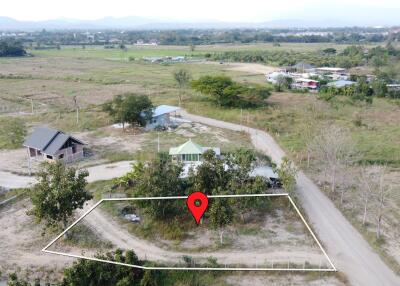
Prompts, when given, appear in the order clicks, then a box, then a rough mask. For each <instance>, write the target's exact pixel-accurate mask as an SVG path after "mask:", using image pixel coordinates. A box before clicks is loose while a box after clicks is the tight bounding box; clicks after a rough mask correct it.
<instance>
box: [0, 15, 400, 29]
mask: <svg viewBox="0 0 400 286" xmlns="http://www.w3.org/2000/svg"><path fill="white" fill-rule="evenodd" d="M307 19H310V20H301V19H282V20H274V21H265V22H257V23H237V22H220V21H212V20H208V21H202V22H200V21H195V22H185V21H175V20H170V19H162V20H160V19H151V18H143V17H137V16H130V17H123V18H114V17H106V18H102V19H98V20H74V19H54V20H47V21H18V20H15V19H12V18H9V17H1V16H0V31H4V30H25V31H26V30H28V31H29V30H41V29H48V30H55V29H70V30H72V29H137V30H139V29H143V30H148V29H161V30H163V29H164V30H165V29H229V28H312V27H321V28H327V27H343V26H356V25H359V26H373V25H378V23H382V25H394V23H390V22H384V21H383V20H380V21H379V20H378V19H377V20H376V21H374V22H368V20H369V19H368V18H363V19H358V20H357V21H358V24H356V22H354V21H353V20H352V18H351V17H349V18H348V19H349V20H346V21H344V20H342V21H341V20H338V19H335V20H333V19H331V20H328V19H325V20H324V19H317V18H315V17H307ZM379 19H380V18H379ZM399 24H400V23H399Z"/></svg>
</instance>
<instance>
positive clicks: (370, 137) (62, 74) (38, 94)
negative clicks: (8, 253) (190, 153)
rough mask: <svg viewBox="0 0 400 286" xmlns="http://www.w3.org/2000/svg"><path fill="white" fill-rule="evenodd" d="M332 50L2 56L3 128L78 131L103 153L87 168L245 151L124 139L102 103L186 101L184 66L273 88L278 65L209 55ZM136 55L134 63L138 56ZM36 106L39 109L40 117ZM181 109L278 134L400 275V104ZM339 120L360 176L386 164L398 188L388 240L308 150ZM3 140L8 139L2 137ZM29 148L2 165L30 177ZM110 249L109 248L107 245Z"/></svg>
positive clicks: (218, 134) (291, 97) (240, 137)
mask: <svg viewBox="0 0 400 286" xmlns="http://www.w3.org/2000/svg"><path fill="white" fill-rule="evenodd" d="M332 46H333V47H335V48H337V49H338V50H341V49H343V48H344V47H345V45H330V44H281V47H275V46H273V45H272V44H259V45H258V44H257V45H254V44H252V45H215V46H197V47H196V49H195V51H193V52H191V51H190V50H189V48H188V47H187V46H157V47H135V46H128V50H127V52H124V51H120V50H118V49H104V48H103V47H89V46H86V47H85V49H82V47H78V46H77V47H61V49H60V50H56V49H54V50H38V51H35V50H32V51H30V52H32V54H33V55H34V56H33V57H26V58H0V75H1V78H0V90H1V91H0V104H1V105H0V118H1V119H3V120H0V128H1V127H2V126H1V124H6V123H5V122H7V120H9V119H11V118H15V117H19V118H21V119H22V120H23V121H24V122H25V123H26V124H27V126H28V129H29V130H32V129H33V127H35V126H37V125H41V124H46V125H49V126H52V127H54V128H59V129H62V130H64V131H67V132H72V133H73V134H76V135H77V136H80V137H82V139H83V140H86V141H87V142H88V143H89V144H91V145H95V146H96V147H95V149H94V151H95V152H94V153H96V154H101V155H99V156H98V157H96V156H95V157H94V158H93V161H89V162H85V163H86V164H87V165H92V164H100V163H104V162H113V161H122V160H126V159H127V157H128V159H146V158H148V157H146V156H148V155H146V154H149V153H151V152H156V148H157V140H158V136H160V148H161V150H162V151H166V150H168V148H169V147H170V146H171V145H178V144H181V143H183V142H185V141H186V140H188V139H189V138H193V140H196V142H197V141H198V143H200V144H207V145H212V144H218V145H219V146H221V148H225V149H226V150H232V149H234V148H235V147H240V146H247V147H250V144H249V142H250V140H249V138H248V136H247V135H245V134H242V133H237V132H230V131H227V130H222V129H216V128H211V127H208V126H202V125H198V126H197V127H196V126H195V127H194V128H193V127H192V126H190V127H189V126H186V127H185V126H183V127H180V128H178V129H177V130H175V131H173V132H160V133H159V134H158V133H157V132H150V133H135V134H133V133H130V132H126V133H123V132H122V131H121V130H113V129H111V127H110V125H111V124H112V120H111V118H109V117H108V115H107V114H106V113H104V112H103V111H102V108H101V104H102V103H104V102H106V101H108V100H110V99H112V98H113V97H114V96H115V95H118V94H123V93H126V92H132V93H137V94H146V95H148V96H149V97H150V98H151V100H152V101H153V103H154V104H155V105H158V104H171V105H178V96H177V93H178V92H179V90H178V87H177V86H176V83H175V82H174V79H173V75H172V74H173V72H174V71H175V70H177V69H179V68H184V69H186V70H188V71H189V72H190V74H191V76H192V78H193V79H197V78H199V77H200V76H202V75H227V76H230V77H232V78H233V79H234V80H236V81H239V82H247V83H260V84H265V77H264V75H263V73H264V72H267V71H271V70H274V69H276V68H277V67H275V66H265V65H255V64H254V65H253V64H243V63H223V64H220V63H215V62H207V61H204V60H203V56H204V54H205V53H213V52H221V51H230V50H261V49H266V50H285V49H291V50H295V51H309V50H321V49H324V48H326V47H332ZM182 55H187V56H190V57H193V59H194V60H195V61H193V62H186V63H174V64H151V63H146V62H144V61H142V60H140V58H142V57H153V56H154V57H156V56H182ZM130 57H131V58H132V57H133V58H135V60H129V59H130ZM75 96H76V99H77V101H78V104H79V106H80V120H79V123H76V120H75V109H74V97H75ZM31 104H33V108H34V112H33V114H32V113H31V111H32V110H31V109H32V105H31ZM182 108H184V109H186V110H187V111H188V112H190V113H193V114H199V115H203V116H207V117H211V118H216V119H221V120H224V121H229V122H235V123H239V124H243V125H246V126H251V127H255V128H259V129H262V130H266V131H267V132H269V133H270V134H271V135H273V136H274V137H275V139H276V140H277V141H278V142H279V143H280V144H281V146H282V147H283V148H284V149H285V151H287V152H288V154H290V157H291V159H292V160H293V161H295V162H296V164H297V165H298V166H299V167H301V168H302V169H303V170H305V172H306V173H307V174H308V175H310V176H311V177H312V179H313V180H314V181H315V182H317V183H318V185H319V186H320V187H321V188H322V189H323V190H325V192H326V194H327V195H328V196H329V197H330V198H331V199H332V200H333V201H334V202H335V204H336V205H337V207H338V208H339V209H340V210H342V212H343V213H344V214H345V215H346V217H347V218H348V219H349V220H351V221H352V223H353V224H354V225H355V226H357V228H358V229H359V230H361V232H362V234H363V235H364V236H365V237H366V238H367V240H368V241H369V242H370V244H371V245H372V246H373V247H374V248H375V249H377V250H378V251H379V252H380V254H381V255H382V256H383V257H385V259H386V262H388V263H389V264H390V265H391V266H392V267H393V268H394V269H396V270H397V271H399V269H400V246H399V243H398V242H399V239H400V229H399V228H398V226H396V225H397V222H398V220H399V210H400V196H399V195H398V194H399V193H400V116H399V114H400V103H399V102H398V101H395V100H388V99H382V98H375V99H374V101H373V103H372V104H371V105H365V104H359V103H350V102H347V101H346V99H345V98H339V99H338V101H336V102H333V103H330V102H325V101H323V100H319V99H317V97H316V96H315V95H314V94H304V93H292V92H279V93H278V92H272V95H271V96H270V97H269V98H268V106H266V107H263V108H259V109H254V110H246V109H244V110H240V109H234V108H232V109H222V108H220V107H217V106H215V105H214V104H212V103H210V102H209V101H207V100H206V99H205V97H204V96H202V95H200V94H198V93H196V92H194V91H193V90H191V89H190V88H187V89H185V90H184V94H183V101H182ZM331 124H335V125H338V126H341V127H343V128H346V130H348V132H349V134H350V136H351V138H352V139H353V140H354V142H355V143H356V146H357V151H358V152H359V153H360V157H359V159H358V160H359V163H358V164H356V165H355V166H354V168H353V169H352V172H353V174H358V172H359V167H360V166H362V165H363V164H374V163H376V164H384V165H386V166H387V169H388V175H387V176H388V179H389V180H390V182H391V184H392V185H393V186H394V187H393V190H392V191H393V194H394V195H393V196H392V197H391V200H390V201H389V202H388V203H387V208H386V210H385V216H384V224H383V233H384V238H383V239H380V240H377V239H376V238H375V236H374V232H375V228H376V209H373V208H374V207H372V209H371V211H370V212H369V213H368V217H367V221H368V224H367V226H366V227H364V226H362V225H361V223H360V221H361V219H362V214H363V204H362V199H361V197H360V194H359V192H357V188H356V187H355V184H356V183H355V182H351V183H350V186H349V184H347V183H346V184H343V185H340V186H339V191H340V190H341V189H340V188H344V189H345V190H346V191H345V194H344V200H343V201H341V200H340V196H339V193H336V194H332V193H330V190H329V188H328V187H327V182H326V178H325V176H324V174H323V173H322V171H321V170H320V169H319V167H318V166H317V165H315V164H314V163H313V162H312V160H311V165H307V144H308V143H309V141H310V134H311V136H313V135H316V134H318V132H319V131H320V130H322V129H323V128H325V127H326V126H328V125H331ZM207 128H208V129H207ZM205 129H207V130H205ZM193 130H195V131H193ZM0 140H3V138H2V137H0ZM0 146H1V144H0ZM24 152H25V151H24V150H21V149H13V150H8V149H3V150H0V169H2V170H8V171H12V172H16V173H18V172H22V173H26V165H24V164H25V163H23V164H21V162H25V161H24V154H25V153H24ZM16 154H17V155H16ZM1 159H2V160H1ZM11 159H12V160H11ZM1 162H7V163H1ZM8 162H11V164H8ZM21 166H22V169H21V168H20V167H21ZM83 166H85V165H83ZM24 168H25V169H24ZM3 218H4V217H3ZM26 223H27V224H29V223H31V222H28V221H27V222H26ZM33 232H34V233H35V235H38V233H39V232H40V230H38V229H35V230H34V231H33ZM40 242H43V240H40ZM105 245H106V246H107V241H106V242H105ZM108 246H109V245H108ZM13 247H15V246H13ZM60 263H64V262H63V261H62V262H60ZM57 267H58V265H57ZM235 277H236V276H232V277H231V276H229V277H228V278H226V279H225V278H221V281H222V280H224V279H225V280H226V281H228V282H229V281H230V282H229V283H232V285H241V284H238V282H235V281H234V280H235ZM246 279H247V280H243V281H247V282H249V283H254V285H257V283H258V284H259V285H263V284H262V283H265V281H269V280H268V279H270V278H269V277H264V276H261V277H256V278H249V277H247V278H246ZM272 279H276V280H275V283H277V282H276V281H281V280H279V279H281V278H280V277H273V278H272ZM303 279H306V278H305V276H302V275H300V276H295V275H294V276H293V280H294V283H295V281H303ZM319 279H321V281H322V280H325V279H327V280H328V281H330V282H327V283H331V284H332V285H342V284H341V283H342V282H340V281H338V280H337V278H336V277H328V278H323V277H322V278H321V277H317V278H316V279H315V280H316V281H320V280H319ZM225 280H224V281H225ZM226 281H225V282H226ZM257 281H258V282H257ZM225 282H224V283H225ZM234 283H237V284H234ZM243 283H244V282H243ZM271 283H272V282H271ZM314 283H317V282H315V281H314ZM222 285H223V284H222ZM242 285H245V284H242ZM272 285H273V284H272ZM276 285H279V283H277V284H276ZM294 285H296V284H294ZM298 285H301V284H298ZM311 285H312V284H311ZM315 285H317V284H315ZM329 285H330V284H329Z"/></svg>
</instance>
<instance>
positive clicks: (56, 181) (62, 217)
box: [28, 162, 92, 228]
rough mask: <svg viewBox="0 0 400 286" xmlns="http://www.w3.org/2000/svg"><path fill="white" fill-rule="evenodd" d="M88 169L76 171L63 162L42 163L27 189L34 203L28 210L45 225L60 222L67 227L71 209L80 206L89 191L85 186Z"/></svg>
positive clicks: (85, 199) (89, 195)
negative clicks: (30, 189) (30, 186)
mask: <svg viewBox="0 0 400 286" xmlns="http://www.w3.org/2000/svg"><path fill="white" fill-rule="evenodd" d="M88 175H89V173H88V172H87V171H77V170H76V169H75V168H73V167H66V166H65V165H64V164H62V163H60V162H57V163H45V164H44V165H43V167H42V169H41V170H40V171H39V172H38V174H37V181H38V182H37V183H36V184H35V185H34V187H33V189H32V191H31V192H30V199H31V202H32V204H33V208H32V210H30V211H29V212H28V213H29V214H30V215H34V216H35V217H36V219H37V221H39V222H40V221H42V220H44V221H45V222H46V225H47V226H56V225H58V224H59V223H62V225H63V227H64V228H66V227H67V222H68V219H69V218H70V217H71V216H72V214H73V212H74V210H76V209H77V208H82V207H83V205H84V203H85V202H86V201H87V200H90V199H92V195H91V194H90V193H89V192H88V191H86V190H85V187H86V184H87V182H86V177H87V176H88Z"/></svg>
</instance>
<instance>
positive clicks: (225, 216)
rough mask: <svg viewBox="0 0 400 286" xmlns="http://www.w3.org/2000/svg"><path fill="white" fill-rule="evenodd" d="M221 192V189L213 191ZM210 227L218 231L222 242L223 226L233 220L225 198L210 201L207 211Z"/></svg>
mask: <svg viewBox="0 0 400 286" xmlns="http://www.w3.org/2000/svg"><path fill="white" fill-rule="evenodd" d="M215 192H216V193H221V191H215ZM208 216H209V219H210V224H211V227H212V228H214V229H217V230H218V231H219V238H220V243H221V244H222V243H223V235H224V232H225V228H226V226H227V225H229V224H230V223H231V222H232V220H233V209H232V208H231V206H230V202H229V200H227V199H223V198H218V199H216V200H215V201H213V202H212V204H211V207H210V210H209V212H208Z"/></svg>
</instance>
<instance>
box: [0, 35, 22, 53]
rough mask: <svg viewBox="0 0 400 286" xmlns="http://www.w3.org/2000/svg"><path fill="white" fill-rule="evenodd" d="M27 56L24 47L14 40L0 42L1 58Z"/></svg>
mask: <svg viewBox="0 0 400 286" xmlns="http://www.w3.org/2000/svg"><path fill="white" fill-rule="evenodd" d="M25 55H26V51H25V48H24V46H23V45H22V43H21V42H20V41H16V40H14V39H4V40H0V57H22V56H25Z"/></svg>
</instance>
